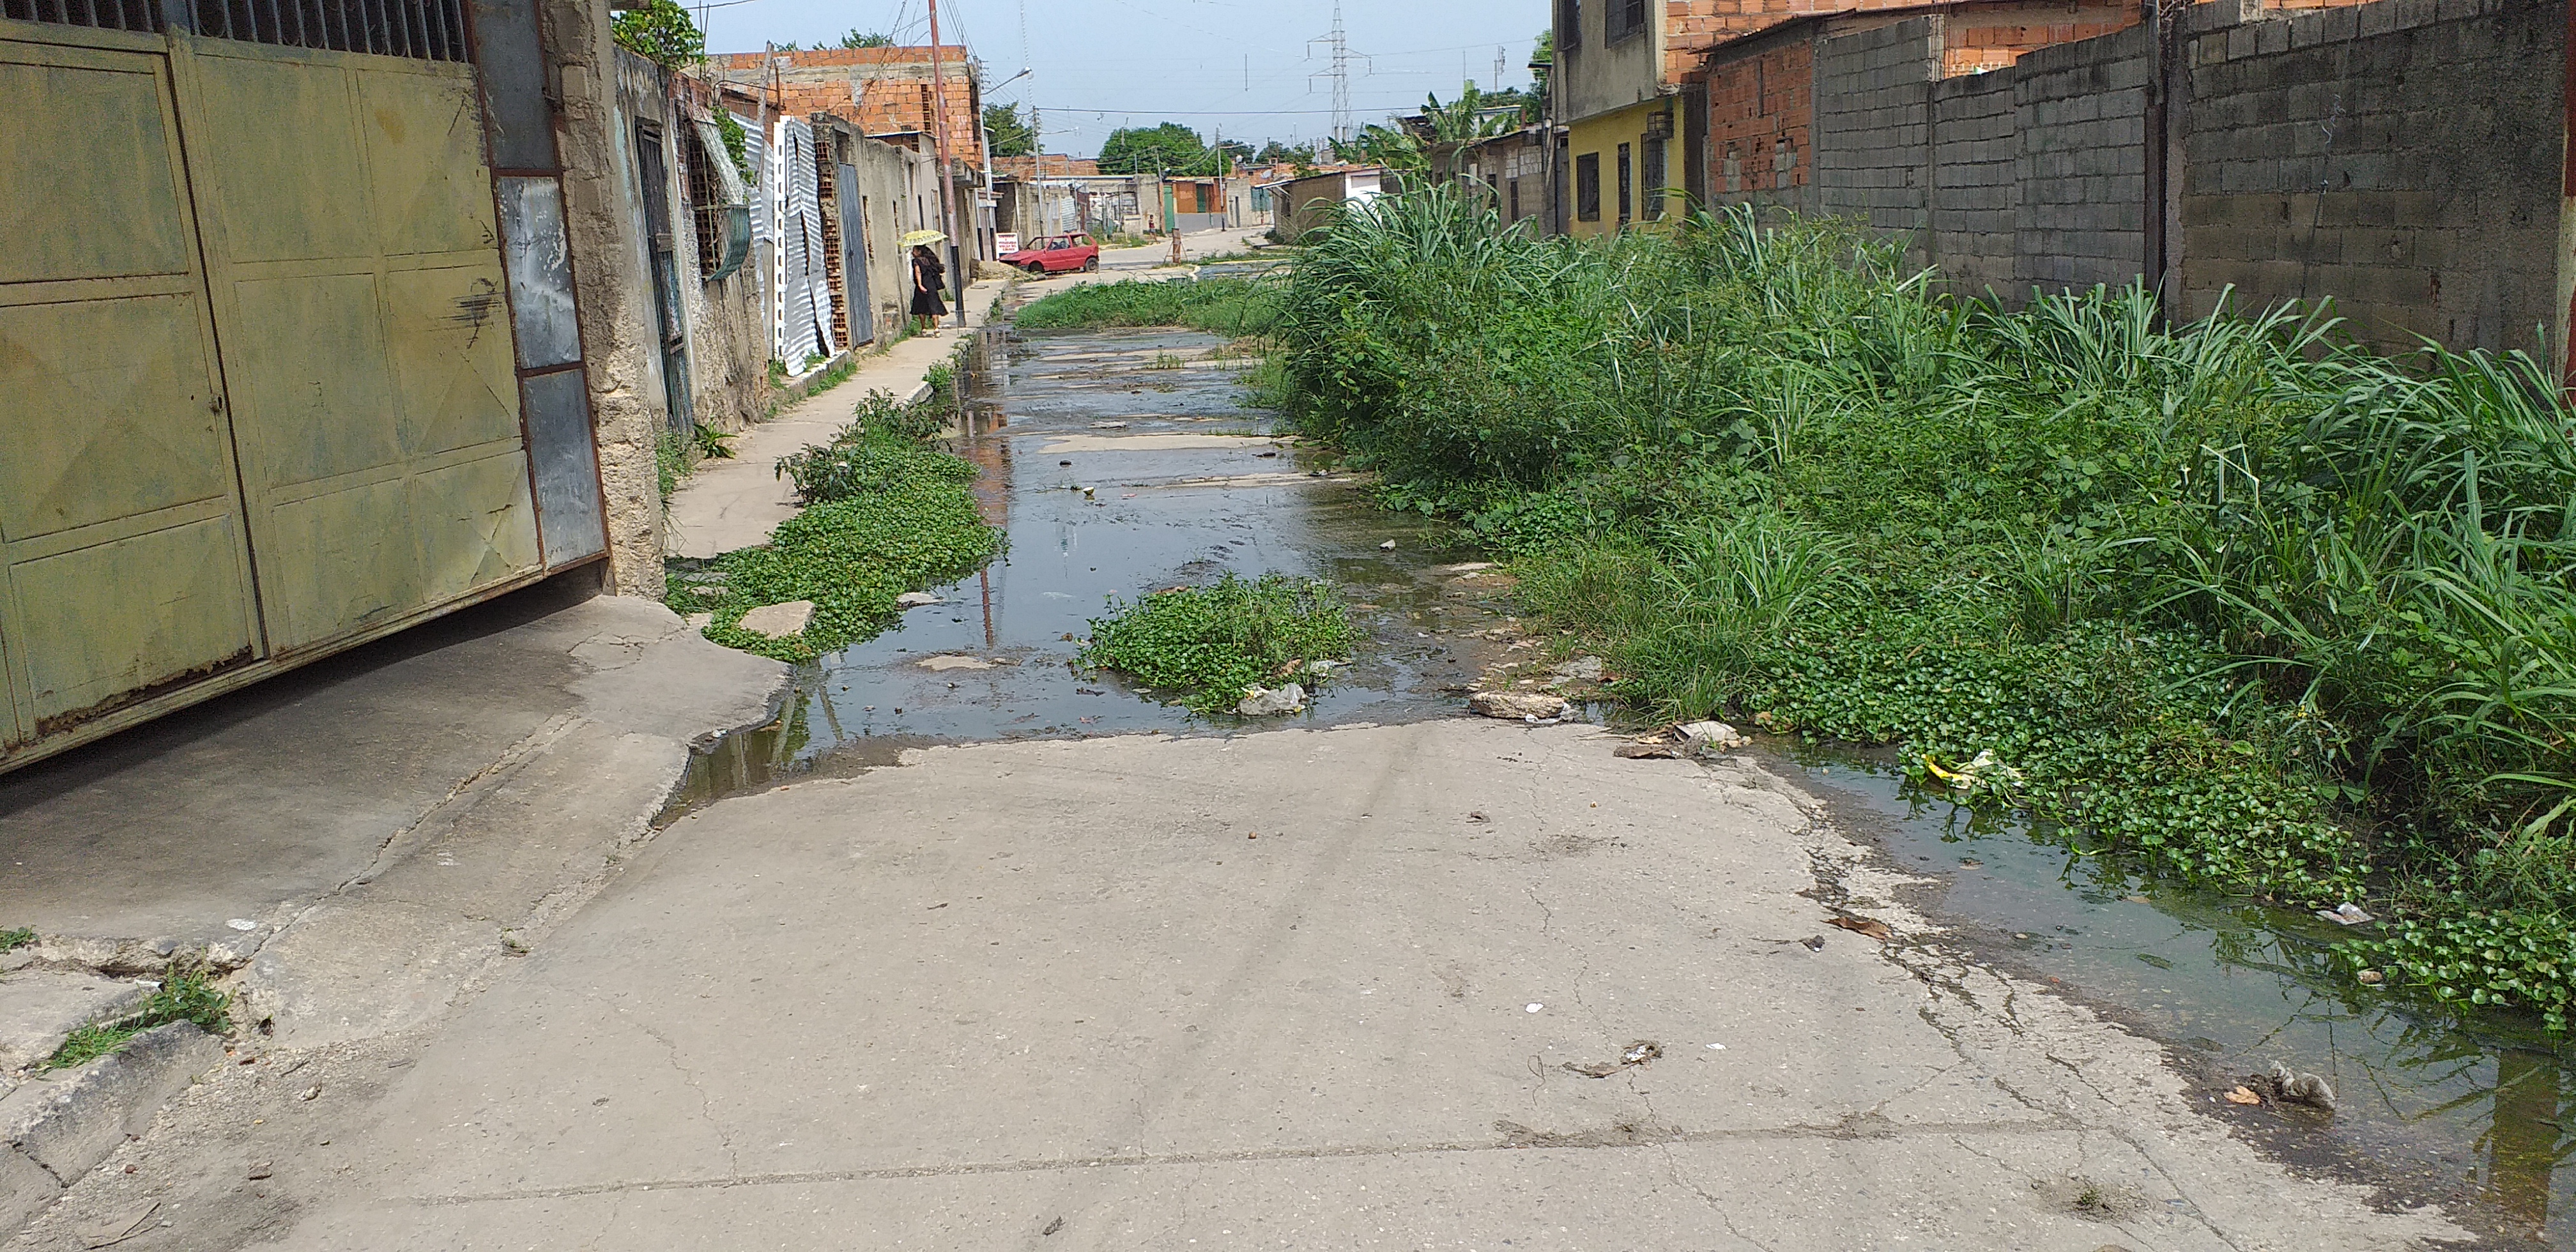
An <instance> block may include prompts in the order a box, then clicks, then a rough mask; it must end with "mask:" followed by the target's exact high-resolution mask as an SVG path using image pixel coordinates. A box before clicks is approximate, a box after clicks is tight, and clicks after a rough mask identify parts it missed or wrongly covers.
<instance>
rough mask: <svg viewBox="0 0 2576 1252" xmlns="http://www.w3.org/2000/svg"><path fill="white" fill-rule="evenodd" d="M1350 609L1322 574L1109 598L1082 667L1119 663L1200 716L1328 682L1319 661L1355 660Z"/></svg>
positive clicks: (1229, 577) (1226, 580)
mask: <svg viewBox="0 0 2576 1252" xmlns="http://www.w3.org/2000/svg"><path fill="white" fill-rule="evenodd" d="M1358 637H1359V636H1358V630H1357V628H1355V627H1354V626H1352V624H1351V620H1350V609H1349V606H1348V605H1347V604H1346V603H1345V602H1344V601H1343V599H1342V597H1341V594H1340V593H1339V592H1337V591H1336V590H1334V588H1333V586H1332V584H1330V583H1327V582H1323V581H1320V580H1316V579H1307V578H1291V577H1289V576H1288V575H1285V574H1277V573H1272V574H1264V575H1262V576H1261V577H1259V578H1257V579H1245V578H1241V577H1238V576H1236V575H1234V574H1232V573H1228V574H1226V575H1225V576H1224V577H1223V578H1221V579H1219V580H1218V581H1217V582H1215V583H1213V584H1211V585H1209V586H1205V587H1175V588H1171V589H1169V590H1165V591H1157V592H1154V593H1152V594H1150V595H1147V596H1145V597H1144V598H1142V599H1140V600H1137V601H1134V602H1133V603H1122V602H1120V601H1117V600H1114V599H1113V600H1112V601H1111V602H1110V611H1109V613H1108V614H1107V615H1106V616H1103V617H1097V618H1093V619H1092V621H1091V641H1090V642H1089V643H1088V644H1086V645H1084V647H1083V649H1082V655H1081V658H1080V663H1081V664H1083V665H1086V666H1089V667H1092V668H1095V669H1114V670H1118V671H1120V672H1121V673H1124V674H1126V675H1127V676H1129V677H1130V678H1133V679H1135V680H1136V682H1137V683H1138V684H1139V685H1141V686H1143V687H1145V688H1146V689H1147V690H1149V691H1154V692H1158V693H1160V694H1162V695H1164V696H1166V697H1168V698H1169V699H1170V701H1171V702H1172V703H1175V704H1181V705H1185V706H1187V707H1188V708H1189V709H1190V711H1191V712H1194V713H1197V714H1199V715H1201V716H1208V715H1211V714H1217V713H1223V712H1228V711H1230V710H1232V709H1233V708H1234V707H1235V705H1236V704H1237V703H1238V702H1240V701H1241V700H1242V699H1243V697H1244V695H1245V693H1246V689H1247V688H1250V687H1252V686H1255V685H1259V686H1265V687H1277V686H1279V685H1280V684H1282V683H1289V682H1295V683H1299V684H1302V685H1303V686H1305V687H1307V688H1308V689H1313V688H1318V687H1322V686H1323V685H1325V684H1326V683H1327V682H1329V681H1330V670H1331V667H1330V666H1324V667H1318V666H1317V665H1316V664H1315V662H1318V661H1341V660H1344V659H1346V658H1347V657H1349V655H1350V651H1351V648H1352V646H1353V645H1354V644H1355V643H1356V642H1357V641H1358Z"/></svg>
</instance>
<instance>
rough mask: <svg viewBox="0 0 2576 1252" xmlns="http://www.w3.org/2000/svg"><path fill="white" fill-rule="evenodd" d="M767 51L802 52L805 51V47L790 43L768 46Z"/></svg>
mask: <svg viewBox="0 0 2576 1252" xmlns="http://www.w3.org/2000/svg"><path fill="white" fill-rule="evenodd" d="M769 50H770V51H772V52H803V51H804V50H805V45H803V44H801V43H792V42H791V43H779V44H771V45H770V46H769Z"/></svg>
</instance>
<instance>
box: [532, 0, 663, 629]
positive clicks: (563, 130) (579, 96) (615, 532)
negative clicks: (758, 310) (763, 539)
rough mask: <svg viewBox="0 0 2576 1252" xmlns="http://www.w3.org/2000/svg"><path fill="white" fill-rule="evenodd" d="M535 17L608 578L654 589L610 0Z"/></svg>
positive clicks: (573, 2) (655, 390)
mask: <svg viewBox="0 0 2576 1252" xmlns="http://www.w3.org/2000/svg"><path fill="white" fill-rule="evenodd" d="M541 18H542V21H543V22H544V28H545V40H546V47H547V51H548V52H549V53H550V54H551V55H552V56H553V57H554V59H555V61H556V63H557V65H558V76H559V79H558V80H559V82H560V83H561V92H562V99H561V102H560V104H559V105H558V108H557V117H558V119H559V122H558V124H559V126H560V131H559V138H560V139H561V140H562V143H563V164H564V175H563V181H564V218H565V223H564V224H565V228H566V232H567V234H568V236H569V239H570V242H571V248H572V261H573V278H574V283H575V286H576V288H577V290H578V292H579V295H580V300H581V338H582V351H583V355H584V357H585V358H586V359H587V360H588V362H589V367H590V368H589V375H590V403H591V419H592V425H593V429H594V432H595V435H596V438H597V442H598V446H599V480H600V488H601V493H602V504H603V507H604V508H605V510H606V512H607V516H608V554H609V578H608V585H609V588H610V589H611V590H613V591H615V592H616V593H618V594H620V595H640V596H653V597H656V598H658V597H660V596H661V594H662V588H663V579H662V493H661V487H660V483H659V481H658V480H657V477H656V475H655V472H654V449H655V441H656V440H657V438H658V437H659V435H660V432H661V431H662V430H663V428H664V423H665V421H666V420H667V419H666V418H665V416H664V412H663V410H664V407H665V405H664V401H663V391H662V381H661V372H660V364H659V356H658V353H657V352H656V350H655V347H654V344H653V341H652V338H651V336H652V326H653V321H654V319H653V287H652V282H651V280H650V278H649V277H648V276H647V274H646V271H645V268H644V244H643V237H642V220H641V212H640V209H639V207H638V206H637V204H636V197H635V192H634V188H635V186H636V182H635V166H634V158H633V154H632V153H631V152H630V151H629V145H628V143H627V130H628V128H627V126H626V125H625V123H624V119H623V116H622V114H621V112H620V110H619V109H618V106H617V70H616V66H617V45H616V42H615V41H614V40H613V39H612V38H611V34H610V29H609V24H608V8H607V6H605V5H602V4H598V3H596V2H595V0H546V3H545V4H544V6H543V8H542V10H541Z"/></svg>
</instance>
